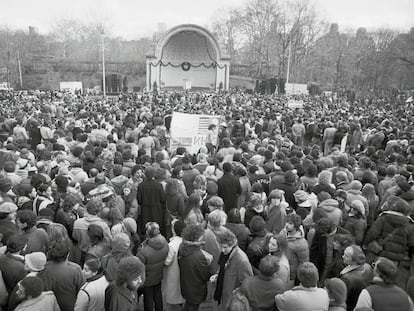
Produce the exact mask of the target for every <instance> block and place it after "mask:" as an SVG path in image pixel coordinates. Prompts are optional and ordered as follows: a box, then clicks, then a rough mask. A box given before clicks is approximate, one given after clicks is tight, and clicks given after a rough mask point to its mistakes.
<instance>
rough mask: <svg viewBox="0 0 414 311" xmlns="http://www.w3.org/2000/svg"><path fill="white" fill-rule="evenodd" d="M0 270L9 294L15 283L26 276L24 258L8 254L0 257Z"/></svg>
mask: <svg viewBox="0 0 414 311" xmlns="http://www.w3.org/2000/svg"><path fill="white" fill-rule="evenodd" d="M0 270H1V271H2V273H3V280H4V283H5V285H6V288H7V291H8V292H9V294H10V293H11V292H12V291H13V289H14V288H15V286H16V285H17V283H19V282H20V280H21V279H23V277H24V276H25V275H26V273H27V272H26V271H25V269H24V257H23V256H19V255H17V256H16V255H12V254H10V253H7V254H4V255H1V256H0Z"/></svg>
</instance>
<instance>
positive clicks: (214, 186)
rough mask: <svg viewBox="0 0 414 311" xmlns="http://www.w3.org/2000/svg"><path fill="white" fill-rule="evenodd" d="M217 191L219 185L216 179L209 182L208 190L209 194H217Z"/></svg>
mask: <svg viewBox="0 0 414 311" xmlns="http://www.w3.org/2000/svg"><path fill="white" fill-rule="evenodd" d="M217 191H218V186H217V184H216V183H215V182H214V181H209V182H207V186H206V192H207V193H208V194H212V195H215V194H216V193H217Z"/></svg>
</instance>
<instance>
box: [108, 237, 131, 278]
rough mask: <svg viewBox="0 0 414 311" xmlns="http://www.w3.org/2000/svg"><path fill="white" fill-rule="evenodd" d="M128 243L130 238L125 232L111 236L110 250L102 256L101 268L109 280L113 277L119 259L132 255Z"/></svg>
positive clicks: (129, 243)
mask: <svg viewBox="0 0 414 311" xmlns="http://www.w3.org/2000/svg"><path fill="white" fill-rule="evenodd" d="M130 245H131V240H130V239H129V236H128V235H127V234H126V233H123V232H121V233H118V234H116V235H115V236H114V237H113V238H112V241H111V248H112V249H111V252H110V253H109V254H108V255H106V256H104V257H103V258H102V269H103V270H104V271H105V275H106V276H107V279H108V280H109V281H113V280H114V279H115V277H116V269H117V268H118V265H119V262H120V260H121V259H122V258H126V257H130V256H132V253H131V250H130Z"/></svg>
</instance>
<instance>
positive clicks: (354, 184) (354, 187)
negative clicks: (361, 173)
mask: <svg viewBox="0 0 414 311" xmlns="http://www.w3.org/2000/svg"><path fill="white" fill-rule="evenodd" d="M349 186H350V188H351V190H361V189H362V183H361V182H360V181H359V180H353V181H351V182H350V183H349Z"/></svg>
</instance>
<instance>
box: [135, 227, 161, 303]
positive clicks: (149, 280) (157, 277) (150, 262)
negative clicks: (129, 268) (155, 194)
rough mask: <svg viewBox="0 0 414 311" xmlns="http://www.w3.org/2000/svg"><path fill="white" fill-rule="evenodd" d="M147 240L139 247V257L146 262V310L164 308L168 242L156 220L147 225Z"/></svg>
mask: <svg viewBox="0 0 414 311" xmlns="http://www.w3.org/2000/svg"><path fill="white" fill-rule="evenodd" d="M145 231H146V240H145V241H144V242H143V243H142V245H141V248H140V249H138V252H137V257H138V258H139V259H140V260H141V261H142V262H143V263H144V264H145V278H146V280H145V282H144V288H143V289H144V308H145V310H153V309H154V310H155V311H162V310H163V301H162V292H161V281H162V279H163V272H164V262H165V259H166V258H167V255H168V250H169V249H168V242H167V240H166V239H165V238H164V237H163V236H162V235H161V232H160V226H159V225H158V224H157V223H156V222H149V223H147V224H146V225H145Z"/></svg>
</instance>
